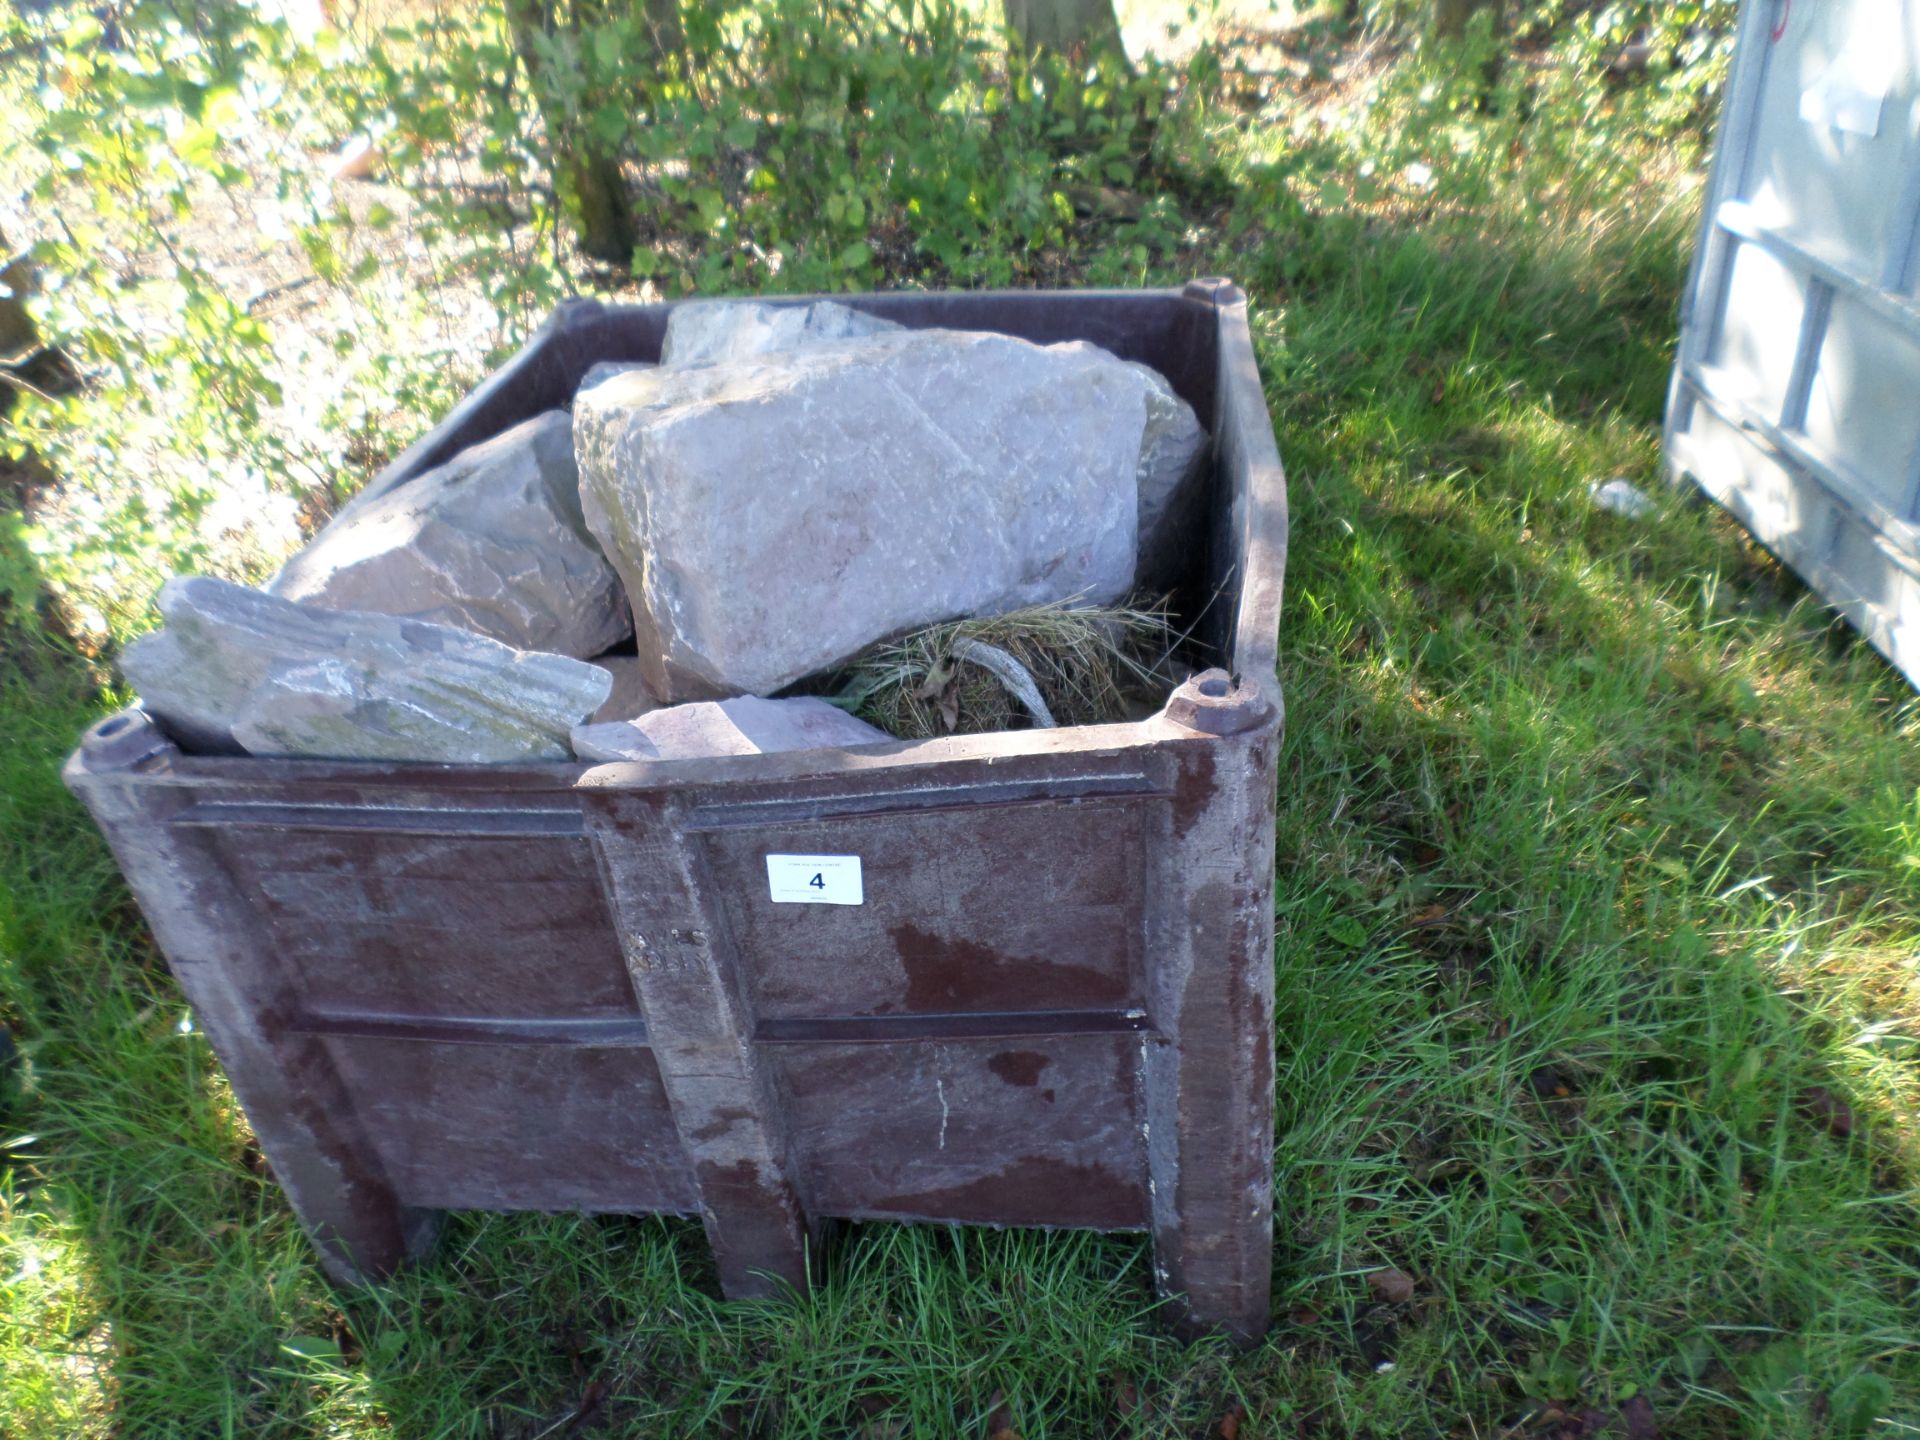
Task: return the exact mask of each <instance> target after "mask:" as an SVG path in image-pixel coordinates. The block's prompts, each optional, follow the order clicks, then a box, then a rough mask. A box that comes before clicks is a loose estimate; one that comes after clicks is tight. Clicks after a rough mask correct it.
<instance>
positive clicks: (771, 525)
mask: <svg viewBox="0 0 1920 1440" xmlns="http://www.w3.org/2000/svg"><path fill="white" fill-rule="evenodd" d="M1152 389H1153V387H1152V386H1151V384H1150V383H1149V381H1148V380H1147V378H1146V377H1145V375H1144V374H1143V373H1142V371H1141V369H1140V368H1138V367H1135V366H1132V365H1129V364H1127V363H1126V362H1124V361H1122V360H1119V359H1116V358H1115V357H1114V356H1112V355H1110V354H1108V353H1107V352H1106V351H1104V350H1101V349H1099V348H1098V347H1096V346H1092V345H1087V344H1084V343H1079V342H1075V343H1070V344H1064V345H1051V346H1039V345H1032V344H1029V343H1028V342H1026V341H1024V340H1018V339H1014V338H1012V337H1010V336H1005V335H997V334H991V333H986V332H970V331H951V330H901V331H893V332H889V333H885V334H880V335H872V336H867V337H864V338H860V339H854V340H844V341H835V342H825V343H821V344H818V345H814V346H811V347H809V348H806V349H801V350H795V351H787V352H781V353H776V354H769V355H762V356H759V357H756V358H754V359H750V360H743V361H738V362H734V363H730V364H726V365H706V366H693V367H680V366H672V365H663V366H661V367H660V368H659V369H656V370H646V371H635V372H632V373H630V374H626V375H616V376H614V377H613V378H611V379H609V380H606V381H603V382H602V383H601V384H599V385H597V386H595V387H594V388H593V389H592V390H591V391H587V392H583V393H582V394H581V395H580V396H579V398H578V399H577V401H576V402H575V409H574V441H575V445H576V448H577V452H578V456H579V460H580V477H581V503H582V507H583V509H584V511H585V513H586V518H587V524H588V526H589V528H590V529H591V530H592V532H593V533H594V535H595V536H596V537H597V538H598V539H599V540H600V542H601V546H602V548H603V549H604V550H605V552H606V554H607V555H608V556H609V557H610V558H611V559H612V560H613V563H614V565H615V566H616V568H618V569H619V571H620V574H621V578H622V579H623V581H624V582H625V585H626V589H627V595H628V598H629V600H630V601H631V602H632V605H633V609H634V623H635V633H636V637H637V640H638V648H639V653H640V656H641V660H642V663H643V665H644V666H645V667H646V678H647V683H648V686H649V688H651V689H652V691H653V692H654V694H656V695H657V696H659V697H660V698H661V699H662V700H664V701H668V702H675V701H681V700H687V699H705V698H718V697H723V696H727V695H732V694H740V693H749V694H760V695H764V694H769V693H771V692H774V691H777V690H779V689H781V688H783V687H784V686H786V685H789V684H791V683H792V682H794V681H795V680H798V679H800V678H801V677H802V676H805V675H808V674H811V673H813V672H815V671H818V670H821V669H825V668H828V667H830V666H833V665H836V664H839V663H840V662H842V661H844V660H846V659H848V658H849V657H851V656H852V655H854V654H855V653H857V652H858V651H859V650H860V649H861V648H863V647H864V646H866V645H868V644H871V643H872V642H873V641H875V640H879V639H881V638H883V637H885V636H888V635H891V634H895V633H898V632H900V631H902V630H907V629H910V628H913V627H915V626H919V625H925V624H929V623H933V622H936V621H941V620H948V619H953V618H955V617H958V616H965V615H993V614H999V613H1003V612H1005V611H1007V610H1014V609H1018V608H1020V607H1021V606H1025V605H1037V604H1042V603H1046V602H1049V601H1055V600H1063V599H1067V598H1069V597H1075V596H1078V597H1082V598H1083V599H1085V600H1086V601H1087V602H1089V603H1093V604H1106V603H1110V602H1112V601H1115V600H1118V599H1120V598H1121V597H1123V596H1124V595H1126V593H1127V592H1128V591H1129V590H1130V589H1131V588H1132V585H1133V580H1134V569H1135V558H1136V556H1135V551H1136V545H1137V540H1138V530H1139V484H1138V472H1139V468H1140V458H1141V452H1142V448H1143V442H1144V439H1145V435H1146V428H1147V420H1148V414H1149V406H1150V394H1151V392H1152Z"/></svg>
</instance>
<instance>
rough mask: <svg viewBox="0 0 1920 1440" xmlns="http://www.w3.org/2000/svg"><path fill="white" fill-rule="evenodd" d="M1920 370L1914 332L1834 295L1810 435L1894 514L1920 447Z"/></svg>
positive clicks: (1900, 509) (1824, 454)
mask: <svg viewBox="0 0 1920 1440" xmlns="http://www.w3.org/2000/svg"><path fill="white" fill-rule="evenodd" d="M1916 376H1920V348H1917V347H1916V344H1915V339H1914V337H1913V336H1911V335H1908V334H1903V333H1902V332H1901V331H1900V330H1899V329H1898V328H1897V327H1895V326H1893V325H1891V324H1889V323H1887V321H1885V320H1883V319H1881V318H1880V317H1878V316H1876V315H1874V314H1873V313H1872V312H1871V311H1869V310H1867V309H1866V308H1865V307H1864V306H1862V305H1859V304H1858V303H1856V302H1854V301H1852V300H1850V299H1848V298H1847V297H1845V296H1841V297H1838V298H1836V299H1835V300H1834V302H1833V314H1832V316H1831V318H1830V319H1829V320H1828V322H1827V331H1826V337H1825V341H1824V343H1823V344H1822V345H1821V347H1820V359H1819V364H1818V368H1817V369H1816V370H1815V371H1814V376H1813V388H1812V393H1811V395H1810V396H1809V397H1808V404H1807V417H1806V434H1807V440H1808V441H1809V443H1810V444H1811V445H1812V447H1813V449H1814V450H1815V451H1816V452H1817V453H1818V454H1819V455H1820V457H1821V458H1822V459H1824V460H1826V461H1827V462H1828V463H1830V464H1831V465H1833V466H1834V468H1836V469H1838V470H1840V471H1842V472H1843V473H1844V474H1847V475H1849V476H1851V477H1853V478H1854V479H1855V480H1856V481H1857V482H1858V483H1859V485H1860V488H1861V489H1862V490H1863V491H1864V492H1865V493H1866V494H1867V495H1869V496H1870V497H1871V498H1872V499H1874V500H1875V501H1877V502H1879V503H1880V504H1882V505H1884V506H1886V507H1887V508H1888V509H1889V510H1891V511H1893V512H1894V513H1895V514H1904V513H1905V512H1906V510H1907V506H1908V503H1909V494H1910V492H1911V490H1912V488H1913V469H1914V457H1915V455H1916V454H1920V411H1916V409H1915V407H1914V404H1913V386H1914V379H1915V377H1916Z"/></svg>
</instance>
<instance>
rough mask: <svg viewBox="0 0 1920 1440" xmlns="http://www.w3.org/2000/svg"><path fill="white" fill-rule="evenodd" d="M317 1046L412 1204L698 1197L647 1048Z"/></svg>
mask: <svg viewBox="0 0 1920 1440" xmlns="http://www.w3.org/2000/svg"><path fill="white" fill-rule="evenodd" d="M326 1043H327V1046H328V1048H329V1049H330V1050H331V1051H332V1053H333V1055H334V1057H335V1060H336V1062H337V1063H338V1065H339V1067H340V1071H341V1074H342V1076H343V1077H344V1078H345V1079H346V1081H347V1084H348V1086H349V1088H350V1089H351V1090H352V1092H353V1094H354V1097H355V1104H356V1108H357V1111H358V1113H359V1115H360V1116H361V1119H362V1121H363V1123H364V1124H365V1125H366V1127H367V1129H368V1131H369V1133H370V1134H371V1135H372V1137H373V1142H374V1144H375V1146H376V1147H377V1148H378V1149H379V1152H380V1155H381V1158H382V1159H383V1161H384V1162H385V1164H386V1168H387V1173H388V1175H389V1176H390V1177H391V1180H392V1183H393V1186H394V1189H395V1190H396V1191H397V1192H398V1193H399V1194H400V1195H401V1196H402V1197H404V1198H405V1199H406V1200H408V1201H409V1202H411V1203H413V1204H416V1205H427V1206H432V1207H434V1208H436V1209H445V1210H462V1209H472V1210H595V1211H633V1212H640V1211H653V1210H667V1211H680V1212H685V1211H690V1210H692V1209H693V1208H694V1207H695V1205H696V1203H697V1197H696V1196H695V1194H694V1189H693V1184H692V1181H691V1179H690V1178H689V1171H688V1166H687V1161H686V1156H685V1152H684V1151H683V1150H682V1148H681V1145H680V1137H679V1135H678V1133H677V1132H676V1131H675V1129H674V1126H673V1116H672V1113H671V1111H669V1109H668V1108H667V1098H666V1094H665V1092H664V1091H663V1090H662V1088H661V1085H660V1072H659V1069H658V1067H657V1066H656V1065H655V1063H654V1058H653V1052H652V1051H651V1050H649V1049H647V1048H646V1047H644V1046H592V1045H575V1046H551V1045H471V1044H466V1045H445V1044H433V1043H428V1042H423V1041H417V1040H385V1039H372V1038H365V1037H359V1036H352V1037H348V1036H330V1037H328V1039H327V1042H326Z"/></svg>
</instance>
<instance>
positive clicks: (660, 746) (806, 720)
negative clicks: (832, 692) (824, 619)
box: [573, 695, 893, 760]
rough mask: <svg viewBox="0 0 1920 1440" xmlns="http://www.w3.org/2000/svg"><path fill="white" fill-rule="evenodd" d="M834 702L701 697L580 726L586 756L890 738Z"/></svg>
mask: <svg viewBox="0 0 1920 1440" xmlns="http://www.w3.org/2000/svg"><path fill="white" fill-rule="evenodd" d="M892 739H893V737H892V736H891V735H889V734H887V732H886V731H884V730H878V729H875V728H874V727H873V726H871V725H869V724H867V722H866V721H864V720H861V719H859V718H857V717H855V716H852V715H849V714H847V712H846V711H844V710H842V709H840V708H839V707H838V706H836V705H831V704H829V703H828V702H827V701H825V700H821V699H817V698H816V697H814V696H811V695H801V696H796V697H794V698H792V699H788V700H762V699H760V698H759V697H758V696H755V695H742V696H739V697H738V698H736V699H733V700H719V701H714V700H699V701H695V702H694V703H693V704H690V705H674V706H670V707H668V708H667V709H664V710H655V711H654V712H653V713H651V714H649V715H642V716H641V717H640V718H639V719H638V720H622V721H616V722H614V723H612V724H607V725H576V726H575V727H574V729H573V753H574V754H576V755H578V756H579V757H580V758H581V759H582V760H697V759H701V758H702V757H706V756H713V755H771V754H773V753H775V752H776V751H781V750H823V749H845V748H847V747H848V746H852V745H879V744H884V743H885V742H887V741H890V740H892Z"/></svg>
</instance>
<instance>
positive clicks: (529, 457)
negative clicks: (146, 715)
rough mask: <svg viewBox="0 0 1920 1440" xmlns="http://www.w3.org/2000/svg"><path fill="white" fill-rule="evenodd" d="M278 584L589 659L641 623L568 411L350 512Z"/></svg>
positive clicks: (278, 590) (347, 606)
mask: <svg viewBox="0 0 1920 1440" xmlns="http://www.w3.org/2000/svg"><path fill="white" fill-rule="evenodd" d="M268 588H269V589H270V590H271V591H272V593H273V594H275V595H278V596H280V597H281V598H282V599H285V600H297V601H301V602H303V603H306V604H312V605H321V606H325V607H326V608H327V609H330V610H371V611H376V612H378V613H380V614H383V615H397V616H404V617H406V618H408V619H413V620H426V621H431V622H432V623H434V624H436V625H454V626H458V627H460V628H461V629H465V630H472V631H474V632H476V633H478V634H481V635H486V636H488V637H490V638H492V639H494V640H498V641H500V642H501V643H502V644H504V645H511V646H513V647H514V648H515V649H519V650H544V651H552V652H554V653H556V654H561V655H572V656H575V657H578V658H584V657H586V656H588V655H597V654H599V653H600V652H601V651H602V650H605V649H606V648H607V647H608V646H610V645H613V644H616V643H618V642H619V641H620V640H621V639H623V638H624V637H625V636H626V635H628V634H629V633H630V631H631V622H630V620H629V612H628V610H627V606H626V601H625V597H624V596H623V595H622V594H621V592H620V580H619V577H618V576H617V575H616V574H615V573H614V571H613V567H612V566H610V565H608V564H607V561H606V557H605V556H603V555H602V554H601V553H600V547H599V546H598V545H597V544H596V543H595V542H594V540H593V537H592V536H591V535H589V534H588V533H587V527H586V521H585V519H584V518H583V517H582V515H581V513H580V476H579V471H578V470H577V469H576V468H575V465H574V459H573V421H572V418H571V417H570V416H568V414H567V413H566V411H564V410H550V411H548V412H547V413H546V414H544V415H540V416H537V417H535V418H534V419H532V420H528V421H525V422H523V423H522V424H519V425H516V426H514V427H513V428H512V429H511V430H507V431H505V432H503V433H502V434H500V435H496V436H495V437H494V438H493V439H491V440H487V441H485V442H483V443H481V444H479V445H475V446H472V447H470V448H468V449H466V450H462V451H461V452H460V453H459V454H458V455H456V456H454V458H453V459H452V460H450V461H448V462H447V463H446V464H445V465H442V466H440V467H439V468H438V469H436V470H430V471H428V472H427V473H426V474H424V475H422V476H420V477H419V478H417V479H415V480H412V481H409V482H408V483H406V484H404V485H402V486H400V487H399V488H397V489H394V490H390V491H388V492H387V493H386V494H384V495H381V496H378V497H376V498H374V499H372V500H370V501H368V502H367V503H366V504H365V505H359V506H355V507H353V508H352V509H351V510H348V511H346V512H344V513H343V514H341V515H340V516H339V517H338V518H336V519H335V520H334V521H333V523H332V524H330V525H328V526H327V528H326V529H324V530H322V531H321V532H320V534H319V535H317V536H316V537H315V538H314V540H313V542H312V543H311V544H309V545H308V546H307V547H306V549H304V550H302V551H301V552H300V553H299V554H297V555H295V556H294V557H293V559H291V560H290V561H288V562H287V565H286V568H285V569H283V570H282V571H281V572H280V574H279V575H278V576H276V577H275V579H274V581H273V583H272V584H271V585H270V586H269V587H268Z"/></svg>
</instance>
